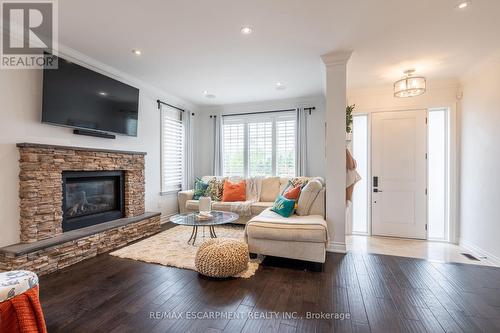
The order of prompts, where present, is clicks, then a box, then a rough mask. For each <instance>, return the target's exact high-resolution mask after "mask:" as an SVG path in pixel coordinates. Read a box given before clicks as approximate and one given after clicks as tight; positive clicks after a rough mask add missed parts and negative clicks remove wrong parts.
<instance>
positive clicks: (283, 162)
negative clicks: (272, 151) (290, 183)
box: [276, 116, 296, 177]
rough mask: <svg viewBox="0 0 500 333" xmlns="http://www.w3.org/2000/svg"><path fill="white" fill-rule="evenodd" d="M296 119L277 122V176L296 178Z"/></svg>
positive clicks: (282, 119) (291, 118)
mask: <svg viewBox="0 0 500 333" xmlns="http://www.w3.org/2000/svg"><path fill="white" fill-rule="evenodd" d="M295 122H296V121H295V117H293V116H292V117H287V118H285V117H283V118H281V119H277V120H276V174H277V175H279V176H282V177H294V176H295V135H296V126H295Z"/></svg>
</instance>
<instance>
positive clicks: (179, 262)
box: [110, 225, 262, 278]
mask: <svg viewBox="0 0 500 333" xmlns="http://www.w3.org/2000/svg"><path fill="white" fill-rule="evenodd" d="M192 228H193V227H190V226H183V225H179V226H175V227H173V228H171V229H168V230H165V231H163V232H161V233H159V234H156V235H154V236H151V237H149V238H146V239H144V240H142V241H140V242H137V243H135V244H132V245H129V246H126V247H124V248H121V249H119V250H117V251H114V252H111V253H110V254H111V255H112V256H116V257H120V258H127V259H134V260H140V261H144V262H150V263H155V264H160V265H164V266H173V267H178V268H185V269H190V270H193V271H196V267H195V264H194V258H195V256H196V251H197V250H198V247H199V246H200V245H201V244H202V243H203V241H204V240H206V239H210V231H209V230H208V227H206V230H205V233H204V234H203V227H202V228H198V237H197V238H196V244H195V245H194V246H193V245H190V244H188V243H187V241H188V239H189V236H190V235H191V231H192ZM244 230H245V229H244V228H243V227H241V226H232V225H220V226H215V233H216V234H217V237H218V238H232V239H239V240H242V241H244ZM261 262H262V258H261V257H258V258H257V259H251V260H250V261H249V262H248V268H247V270H246V271H243V272H241V273H239V274H238V275H236V276H234V277H241V278H249V277H252V276H253V275H254V274H255V272H256V271H257V269H258V268H259V264H260V263H261Z"/></svg>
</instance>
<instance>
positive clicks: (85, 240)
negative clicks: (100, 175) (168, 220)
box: [0, 143, 160, 274]
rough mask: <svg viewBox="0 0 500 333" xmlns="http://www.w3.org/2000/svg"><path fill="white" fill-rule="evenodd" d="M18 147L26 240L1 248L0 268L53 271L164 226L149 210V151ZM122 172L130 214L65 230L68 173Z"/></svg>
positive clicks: (127, 209)
mask: <svg viewBox="0 0 500 333" xmlns="http://www.w3.org/2000/svg"><path fill="white" fill-rule="evenodd" d="M17 147H18V148H19V154H20V158H19V166H20V171H19V184H20V185H19V198H20V221H19V222H20V230H21V235H20V240H21V243H19V244H15V245H11V246H7V247H4V248H1V249H0V270H11V269H29V270H32V271H35V272H36V273H38V274H46V273H49V272H53V271H55V270H58V269H60V268H62V267H66V266H69V265H71V264H74V263H76V262H78V261H81V260H84V259H86V258H90V257H92V256H95V255H97V254H99V253H103V252H106V251H109V250H112V249H114V248H116V247H119V246H123V245H125V244H127V243H128V242H131V241H133V240H136V239H139V238H142V237H145V236H148V235H151V234H154V233H156V232H158V231H159V230H160V214H159V213H145V212H144V195H145V179H144V172H145V171H144V157H145V154H146V153H142V152H129V151H115V150H104V149H92V148H80V147H65V146H53V145H43V144H32V143H20V144H17ZM104 170H106V171H118V170H120V171H123V173H124V178H125V179H124V203H125V207H124V213H125V218H123V219H119V220H114V221H110V222H106V223H102V224H99V225H95V226H91V227H87V228H83V229H78V230H72V231H68V232H65V233H63V230H62V172H63V171H104Z"/></svg>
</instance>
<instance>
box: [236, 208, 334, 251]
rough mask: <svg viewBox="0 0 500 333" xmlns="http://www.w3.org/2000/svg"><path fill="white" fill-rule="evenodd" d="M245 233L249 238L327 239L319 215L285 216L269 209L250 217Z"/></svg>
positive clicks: (295, 240)
mask: <svg viewBox="0 0 500 333" xmlns="http://www.w3.org/2000/svg"><path fill="white" fill-rule="evenodd" d="M245 233H246V235H247V237H250V238H256V239H269V240H280V241H292V242H315V243H323V242H326V241H327V239H328V234H327V227H326V222H325V220H324V219H323V217H322V216H321V215H309V216H297V215H291V216H290V217H288V218H286V217H282V216H280V215H278V214H276V213H275V212H273V211H271V210H270V209H266V210H265V211H263V212H262V213H261V214H259V215H257V216H255V217H254V218H252V219H251V220H250V221H249V222H248V223H247V225H246V229H245Z"/></svg>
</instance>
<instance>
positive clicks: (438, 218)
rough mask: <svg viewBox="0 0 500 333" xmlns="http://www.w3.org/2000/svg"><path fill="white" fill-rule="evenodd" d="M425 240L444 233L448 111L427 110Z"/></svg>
mask: <svg viewBox="0 0 500 333" xmlns="http://www.w3.org/2000/svg"><path fill="white" fill-rule="evenodd" d="M428 122H429V126H428V131H429V134H428V135H429V139H428V140H429V141H428V145H429V147H428V151H429V155H428V189H427V190H428V197H427V200H428V219H427V221H428V222H427V223H428V235H427V237H428V239H434V240H446V238H447V233H448V174H449V173H448V133H449V131H448V109H432V110H429V118H428Z"/></svg>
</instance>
